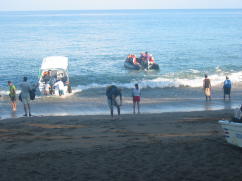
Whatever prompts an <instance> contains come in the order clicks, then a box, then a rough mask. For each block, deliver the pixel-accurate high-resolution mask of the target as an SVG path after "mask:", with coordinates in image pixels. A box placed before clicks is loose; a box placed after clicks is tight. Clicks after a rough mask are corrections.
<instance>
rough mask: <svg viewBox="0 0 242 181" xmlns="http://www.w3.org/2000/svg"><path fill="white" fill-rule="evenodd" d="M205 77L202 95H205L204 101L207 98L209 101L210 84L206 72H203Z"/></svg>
mask: <svg viewBox="0 0 242 181" xmlns="http://www.w3.org/2000/svg"><path fill="white" fill-rule="evenodd" d="M204 77H205V79H204V80H203V90H204V95H205V97H206V101H207V100H208V99H209V100H210V101H211V94H212V86H211V81H210V79H209V78H208V76H207V74H205V76H204Z"/></svg>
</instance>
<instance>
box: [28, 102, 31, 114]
mask: <svg viewBox="0 0 242 181" xmlns="http://www.w3.org/2000/svg"><path fill="white" fill-rule="evenodd" d="M28 110H29V116H32V115H31V108H30V103H28Z"/></svg>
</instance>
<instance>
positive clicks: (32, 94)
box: [29, 90, 35, 100]
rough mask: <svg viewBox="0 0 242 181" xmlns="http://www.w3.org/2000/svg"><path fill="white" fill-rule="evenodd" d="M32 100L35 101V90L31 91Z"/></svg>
mask: <svg viewBox="0 0 242 181" xmlns="http://www.w3.org/2000/svg"><path fill="white" fill-rule="evenodd" d="M29 96H30V100H35V90H30V91H29Z"/></svg>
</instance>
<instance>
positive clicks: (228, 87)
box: [223, 76, 232, 100]
mask: <svg viewBox="0 0 242 181" xmlns="http://www.w3.org/2000/svg"><path fill="white" fill-rule="evenodd" d="M231 87H232V82H231V80H229V77H228V76H226V80H225V81H224V86H223V89H224V100H225V96H226V95H228V97H229V99H230V92H231Z"/></svg>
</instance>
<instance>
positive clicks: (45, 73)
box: [39, 56, 71, 95]
mask: <svg viewBox="0 0 242 181" xmlns="http://www.w3.org/2000/svg"><path fill="white" fill-rule="evenodd" d="M59 81H60V82H62V83H63V84H62V83H61V84H62V85H63V86H58V88H57V85H58V83H57V82H59ZM48 87H49V88H48ZM59 87H61V90H60V89H59ZM48 89H49V90H50V91H49V92H48ZM39 90H40V92H41V94H43V95H46V94H47V93H48V94H52V95H59V93H60V91H61V92H62V93H63V94H67V93H71V87H70V82H69V76H68V58H67V57H64V56H49V57H45V58H44V59H43V62H42V65H41V68H40V71H39Z"/></svg>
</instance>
